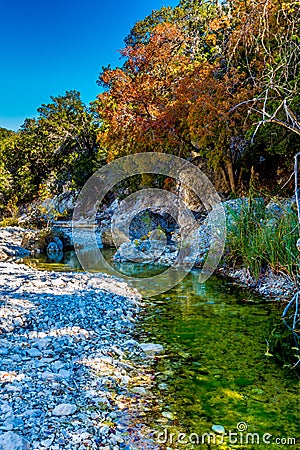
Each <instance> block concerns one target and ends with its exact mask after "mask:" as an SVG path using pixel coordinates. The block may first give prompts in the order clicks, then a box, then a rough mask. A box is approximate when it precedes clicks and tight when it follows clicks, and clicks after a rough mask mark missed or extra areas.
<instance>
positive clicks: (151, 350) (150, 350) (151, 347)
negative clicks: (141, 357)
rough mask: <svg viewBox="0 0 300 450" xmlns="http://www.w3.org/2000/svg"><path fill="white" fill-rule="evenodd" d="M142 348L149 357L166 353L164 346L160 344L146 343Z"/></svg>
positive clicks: (141, 345)
mask: <svg viewBox="0 0 300 450" xmlns="http://www.w3.org/2000/svg"><path fill="white" fill-rule="evenodd" d="M140 347H141V349H142V350H143V352H144V353H146V354H147V355H155V354H156V353H162V352H163V351H164V348H163V346H162V345H160V344H151V343H145V344H140Z"/></svg>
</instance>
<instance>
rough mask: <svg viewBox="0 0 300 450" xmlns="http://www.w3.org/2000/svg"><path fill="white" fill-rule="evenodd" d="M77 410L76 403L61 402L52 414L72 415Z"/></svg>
mask: <svg viewBox="0 0 300 450" xmlns="http://www.w3.org/2000/svg"><path fill="white" fill-rule="evenodd" d="M75 411H77V406H76V405H72V404H71V403H61V404H60V405H57V406H56V407H55V408H54V410H53V411H52V414H53V415H54V416H70V415H71V414H74V412H75Z"/></svg>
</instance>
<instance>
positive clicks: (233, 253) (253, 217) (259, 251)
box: [226, 198, 299, 278]
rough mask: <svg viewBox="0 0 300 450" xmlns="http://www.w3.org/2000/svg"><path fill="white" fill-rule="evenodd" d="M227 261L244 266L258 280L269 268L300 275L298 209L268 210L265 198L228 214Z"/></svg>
mask: <svg viewBox="0 0 300 450" xmlns="http://www.w3.org/2000/svg"><path fill="white" fill-rule="evenodd" d="M228 219H229V220H228V229H227V231H228V233H227V243H226V247H227V250H226V260H227V261H229V262H230V264H232V265H235V266H236V265H242V266H245V267H247V268H248V269H249V271H250V273H251V274H252V275H253V276H254V277H256V278H258V277H259V275H260V274H261V273H262V271H264V270H265V269H268V268H270V269H272V270H273V271H274V272H275V273H278V272H279V271H283V272H285V273H287V274H288V275H290V276H292V277H295V276H296V275H297V273H298V263H299V252H298V250H297V246H296V243H297V240H298V238H299V223H298V217H297V212H296V209H294V208H293V207H292V205H289V206H282V207H281V206H280V205H279V206H278V207H275V208H266V206H265V202H264V201H263V200H262V199H251V198H250V199H249V200H248V201H246V202H243V203H242V204H241V207H240V209H239V211H238V212H237V211H234V210H233V209H229V211H228Z"/></svg>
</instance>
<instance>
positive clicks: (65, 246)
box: [21, 228, 73, 253]
mask: <svg viewBox="0 0 300 450" xmlns="http://www.w3.org/2000/svg"><path fill="white" fill-rule="evenodd" d="M21 245H22V247H24V248H25V249H26V250H29V251H31V252H33V253H47V252H49V253H60V252H62V251H68V250H72V249H73V245H72V242H71V238H70V236H68V235H67V234H66V233H64V232H63V231H59V230H55V229H51V228H47V229H44V230H39V231H28V232H27V233H25V235H24V237H23V239H22V243H21Z"/></svg>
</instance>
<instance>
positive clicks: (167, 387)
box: [157, 383, 169, 391]
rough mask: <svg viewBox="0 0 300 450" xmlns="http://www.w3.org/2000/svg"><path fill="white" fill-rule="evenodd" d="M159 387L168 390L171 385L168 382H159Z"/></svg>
mask: <svg viewBox="0 0 300 450" xmlns="http://www.w3.org/2000/svg"><path fill="white" fill-rule="evenodd" d="M157 387H158V389H160V390H161V391H166V390H167V389H169V386H168V385H167V383H159V385H158V386H157Z"/></svg>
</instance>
